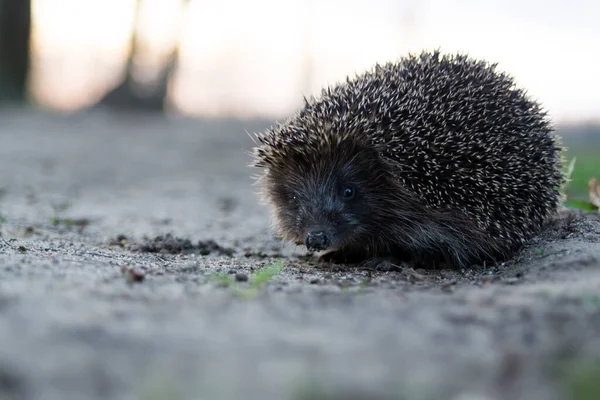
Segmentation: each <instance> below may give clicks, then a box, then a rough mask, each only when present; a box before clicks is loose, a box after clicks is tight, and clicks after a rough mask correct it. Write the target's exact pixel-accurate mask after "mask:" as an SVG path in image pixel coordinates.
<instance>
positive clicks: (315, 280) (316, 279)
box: [310, 278, 319, 285]
mask: <svg viewBox="0 0 600 400" xmlns="http://www.w3.org/2000/svg"><path fill="white" fill-rule="evenodd" d="M317 283H319V278H312V279H311V280H310V284H311V285H316V284H317Z"/></svg>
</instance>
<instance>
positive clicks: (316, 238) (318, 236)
mask: <svg viewBox="0 0 600 400" xmlns="http://www.w3.org/2000/svg"><path fill="white" fill-rule="evenodd" d="M330 245H331V239H330V237H329V235H327V233H326V232H325V231H324V230H312V231H309V232H308V234H307V235H306V248H307V249H308V250H309V251H321V250H327V248H328V247H329V246H330Z"/></svg>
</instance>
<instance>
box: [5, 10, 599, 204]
mask: <svg viewBox="0 0 600 400" xmlns="http://www.w3.org/2000/svg"><path fill="white" fill-rule="evenodd" d="M423 48H426V49H434V48H440V49H441V50H442V51H444V52H455V51H460V52H467V53H469V54H471V55H472V56H475V57H481V58H485V59H488V60H489V61H492V62H497V63H498V65H499V68H500V69H502V70H504V71H507V72H509V73H511V74H512V75H513V76H514V77H515V78H516V80H517V82H518V83H519V84H520V85H522V86H524V87H526V88H527V89H528V91H529V93H530V94H531V95H532V96H534V97H535V98H537V99H538V100H540V101H541V102H542V103H543V104H544V106H545V107H546V108H547V109H548V111H549V113H550V116H551V117H552V118H553V119H554V121H555V123H556V124H557V127H558V130H559V133H560V134H562V135H563V137H564V139H565V143H566V144H567V145H568V146H569V147H570V151H569V154H568V157H569V158H571V157H573V156H577V164H576V166H575V171H574V175H573V179H574V181H573V184H572V186H571V191H572V196H575V197H578V196H579V197H583V198H587V181H588V179H589V178H590V177H591V176H594V175H595V176H597V177H599V176H600V161H599V160H600V155H599V150H600V78H599V77H598V72H599V65H600V2H598V1H595V0H571V1H559V0H529V1H520V0H498V1H477V0H252V1H247V0H0V107H14V106H23V105H26V106H29V107H36V108H43V109H50V110H54V111H58V112H74V111H79V110H86V109H95V108H103V109H106V110H113V111H119V112H131V113H133V112H135V113H170V114H173V113H174V114H180V115H185V116H189V117H193V118H223V119H245V120H248V119H262V120H265V121H269V122H270V121H274V120H276V119H281V118H284V117H286V116H287V115H289V114H290V113H292V112H293V111H294V110H295V109H296V108H297V107H299V106H300V105H301V102H302V97H303V96H305V95H311V94H317V93H318V92H319V90H320V89H321V88H322V87H323V86H324V85H327V84H332V83H335V82H336V81H338V80H342V79H344V78H345V77H346V76H347V75H348V74H354V73H356V72H361V71H363V70H365V69H367V68H370V67H371V66H372V65H373V64H374V63H375V62H386V61H390V60H394V59H396V58H398V57H399V56H401V55H403V54H405V53H406V52H409V51H410V52H418V51H420V50H421V49H423Z"/></svg>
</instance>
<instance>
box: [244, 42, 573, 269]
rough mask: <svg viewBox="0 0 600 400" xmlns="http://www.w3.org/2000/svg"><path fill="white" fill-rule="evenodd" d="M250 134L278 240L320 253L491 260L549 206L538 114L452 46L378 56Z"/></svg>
mask: <svg viewBox="0 0 600 400" xmlns="http://www.w3.org/2000/svg"><path fill="white" fill-rule="evenodd" d="M251 136H252V139H253V140H254V143H255V146H254V147H253V149H252V155H253V160H252V163H251V166H254V167H256V168H260V170H261V172H260V173H259V174H257V175H255V178H257V183H258V184H259V185H260V188H261V196H262V199H263V200H264V202H265V203H266V204H268V205H270V208H271V210H272V211H273V217H274V226H275V228H276V231H277V232H278V234H279V236H280V238H282V239H284V240H286V241H289V242H292V243H295V244H297V245H301V246H306V248H307V250H308V251H309V252H310V253H315V252H324V253H321V260H324V261H328V262H333V263H361V264H362V263H366V264H367V265H371V266H374V267H375V268H379V267H381V266H383V265H388V266H389V263H392V262H393V264H392V265H397V264H396V262H414V263H415V265H416V266H420V267H425V266H432V265H433V266H437V265H444V264H446V265H448V266H450V267H454V268H466V267H469V266H474V265H482V264H483V263H486V262H487V263H488V264H487V265H494V264H496V263H498V262H501V261H506V260H507V259H508V258H510V257H511V256H514V255H515V253H516V252H517V251H518V250H519V249H520V248H521V247H523V245H524V244H526V243H527V242H528V241H529V240H530V239H531V238H532V237H533V236H535V235H536V234H538V233H539V232H540V231H541V230H542V228H543V227H544V226H545V224H546V223H547V222H548V221H549V219H551V217H552V216H553V215H554V214H555V213H556V212H557V210H558V206H559V205H560V200H561V194H560V188H561V185H562V184H563V174H562V171H561V168H562V165H563V162H564V160H563V158H562V151H563V148H562V145H561V140H560V138H559V137H558V135H556V134H555V129H554V126H553V124H552V122H551V121H550V119H549V117H548V113H547V111H545V110H544V109H543V108H542V106H541V105H540V104H539V103H538V102H537V100H534V99H532V98H530V96H529V94H528V93H527V92H526V91H525V90H524V89H522V88H519V87H518V86H517V84H516V83H515V80H514V78H513V77H512V76H511V75H509V74H508V73H505V72H501V71H498V67H497V63H494V64H492V63H490V62H487V61H485V60H481V59H476V58H473V57H471V56H469V55H466V54H463V53H454V54H443V53H441V51H440V50H436V51H433V52H427V51H422V52H421V53H420V54H413V53H409V54H408V55H406V56H403V57H400V58H399V59H397V60H396V61H395V62H391V61H390V62H387V63H385V64H375V65H374V67H372V68H371V69H369V70H367V71H365V72H362V73H360V74H359V73H357V74H355V75H354V76H353V77H348V78H346V80H345V81H343V82H338V83H336V84H335V85H332V86H329V87H325V88H323V89H322V91H321V93H320V96H318V97H315V96H312V97H310V98H306V97H305V98H304V104H303V107H302V108H301V109H300V110H298V111H296V112H295V114H293V115H292V116H291V117H289V118H288V119H287V120H285V121H284V122H283V123H276V124H275V125H273V126H271V127H270V128H269V129H267V130H266V131H263V132H260V133H254V134H253V135H251ZM390 260H392V261H390Z"/></svg>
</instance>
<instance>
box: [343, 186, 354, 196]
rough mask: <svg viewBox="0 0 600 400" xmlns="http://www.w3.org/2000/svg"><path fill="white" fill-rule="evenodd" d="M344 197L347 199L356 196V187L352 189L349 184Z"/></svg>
mask: <svg viewBox="0 0 600 400" xmlns="http://www.w3.org/2000/svg"><path fill="white" fill-rule="evenodd" d="M343 193H344V198H345V199H351V198H353V197H354V189H352V188H351V187H349V186H347V187H345V188H344V192H343Z"/></svg>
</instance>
